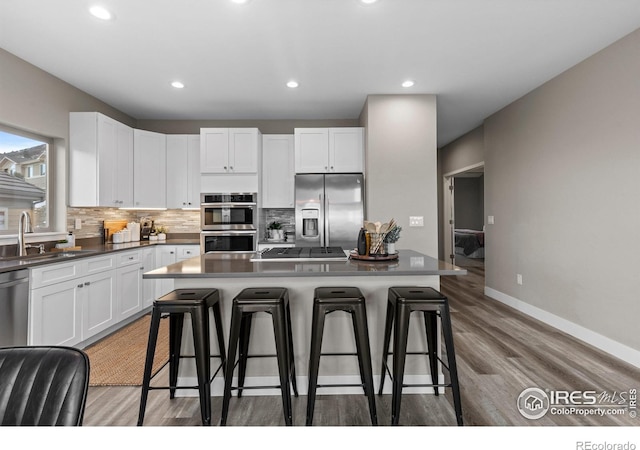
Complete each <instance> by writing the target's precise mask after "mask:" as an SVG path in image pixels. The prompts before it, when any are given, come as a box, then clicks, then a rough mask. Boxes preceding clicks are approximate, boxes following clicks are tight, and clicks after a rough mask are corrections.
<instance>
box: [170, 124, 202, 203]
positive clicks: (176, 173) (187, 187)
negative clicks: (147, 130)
mask: <svg viewBox="0 0 640 450" xmlns="http://www.w3.org/2000/svg"><path fill="white" fill-rule="evenodd" d="M199 205H200V136H199V135H197V134H196V135H192V134H173V135H167V208H173V209H178V208H197V207H198V206H199Z"/></svg>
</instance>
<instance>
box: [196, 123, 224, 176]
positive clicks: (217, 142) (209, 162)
mask: <svg viewBox="0 0 640 450" xmlns="http://www.w3.org/2000/svg"><path fill="white" fill-rule="evenodd" d="M228 170H229V129H228V128H202V129H200V172H201V173H227V172H228Z"/></svg>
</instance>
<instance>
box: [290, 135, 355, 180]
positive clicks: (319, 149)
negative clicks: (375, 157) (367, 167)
mask: <svg viewBox="0 0 640 450" xmlns="http://www.w3.org/2000/svg"><path fill="white" fill-rule="evenodd" d="M294 135H295V171H296V173H361V172H364V129H363V128H360V127H344V128H296V129H295V131H294Z"/></svg>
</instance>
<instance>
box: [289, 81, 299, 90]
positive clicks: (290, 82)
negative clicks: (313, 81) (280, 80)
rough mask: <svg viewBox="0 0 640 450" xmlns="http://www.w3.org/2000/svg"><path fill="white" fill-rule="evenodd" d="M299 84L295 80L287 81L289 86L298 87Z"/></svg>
mask: <svg viewBox="0 0 640 450" xmlns="http://www.w3.org/2000/svg"><path fill="white" fill-rule="evenodd" d="M298 86H299V84H298V82H297V81H295V80H291V81H289V82H288V83H287V87H290V88H291V89H294V88H297V87H298Z"/></svg>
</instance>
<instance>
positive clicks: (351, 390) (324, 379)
mask: <svg viewBox="0 0 640 450" xmlns="http://www.w3.org/2000/svg"><path fill="white" fill-rule="evenodd" d="M438 378H440V381H439V383H444V375H442V374H440V375H439V377H438ZM307 380H308V377H306V376H298V377H296V383H297V387H298V394H299V395H307V388H308V385H309V383H308V381H307ZM237 381H238V380H237V378H235V377H234V379H233V385H234V386H236V385H237ZM336 383H338V384H356V383H360V377H359V376H358V375H348V376H320V377H318V384H336ZM404 383H405V384H430V383H431V375H405V376H404ZM279 384H280V378H278V377H277V376H268V377H247V378H246V379H245V382H244V385H245V386H265V385H266V386H278V385H279ZM197 385H198V380H197V379H196V378H195V377H178V386H197ZM373 385H374V387H375V393H376V395H377V394H378V387H379V385H380V375H374V376H373ZM223 392H224V381H223V380H222V377H216V378H215V379H214V380H213V382H212V383H211V396H212V397H222V394H223ZM443 392H444V388H440V393H443ZM382 393H383V394H391V381H390V380H389V377H386V378H385V382H384V387H383V389H382ZM402 393H403V394H433V393H434V390H433V388H431V387H405V388H403V389H402ZM349 394H363V390H362V388H361V387H359V386H356V387H326V388H318V390H317V391H316V395H349ZM234 395H235V394H234ZM242 395H243V396H245V397H251V396H258V395H261V396H266V395H277V396H279V395H280V389H279V388H277V389H246V390H244V391H243V392H242ZM197 396H198V391H197V390H196V389H182V390H178V391H176V397H197Z"/></svg>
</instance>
